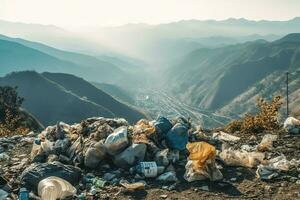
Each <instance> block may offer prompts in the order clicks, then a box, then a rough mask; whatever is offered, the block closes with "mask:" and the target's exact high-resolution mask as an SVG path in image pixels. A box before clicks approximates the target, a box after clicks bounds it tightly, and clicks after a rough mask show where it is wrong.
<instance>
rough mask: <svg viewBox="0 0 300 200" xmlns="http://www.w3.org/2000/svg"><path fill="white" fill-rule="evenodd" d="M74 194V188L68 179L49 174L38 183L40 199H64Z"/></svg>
mask: <svg viewBox="0 0 300 200" xmlns="http://www.w3.org/2000/svg"><path fill="white" fill-rule="evenodd" d="M75 194H76V188H75V187H73V186H72V185H71V184H70V183H69V182H68V181H66V180H64V179H62V178H59V177H55V176H51V177H48V178H45V179H43V180H41V181H40V182H39V184H38V195H39V196H40V197H41V200H56V199H64V198H66V197H70V196H73V195H75Z"/></svg>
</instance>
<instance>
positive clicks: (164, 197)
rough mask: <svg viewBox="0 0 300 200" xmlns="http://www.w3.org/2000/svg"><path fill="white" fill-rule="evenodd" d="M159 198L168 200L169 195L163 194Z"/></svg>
mask: <svg viewBox="0 0 300 200" xmlns="http://www.w3.org/2000/svg"><path fill="white" fill-rule="evenodd" d="M159 197H160V198H162V199H166V198H167V197H168V195H166V194H162V195H160V196H159Z"/></svg>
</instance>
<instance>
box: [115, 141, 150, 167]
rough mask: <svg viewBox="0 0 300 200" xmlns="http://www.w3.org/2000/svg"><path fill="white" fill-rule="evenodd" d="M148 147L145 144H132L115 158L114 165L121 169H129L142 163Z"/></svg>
mask: <svg viewBox="0 0 300 200" xmlns="http://www.w3.org/2000/svg"><path fill="white" fill-rule="evenodd" d="M146 148H147V146H146V145H145V144H132V145H131V146H129V147H128V148H127V149H125V150H124V151H123V152H122V153H120V154H118V155H116V156H115V158H114V164H115V165H116V166H118V167H121V168H128V167H130V166H133V165H135V164H137V163H138V162H142V161H143V160H144V157H145V153H146Z"/></svg>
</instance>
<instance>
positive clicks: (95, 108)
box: [0, 71, 146, 126]
mask: <svg viewBox="0 0 300 200" xmlns="http://www.w3.org/2000/svg"><path fill="white" fill-rule="evenodd" d="M0 85H9V86H17V87H18V93H19V95H20V96H22V97H24V98H25V101H24V103H23V106H24V108H25V109H26V110H28V111H29V112H30V113H31V114H33V115H34V116H35V117H36V118H37V119H38V120H39V121H40V122H41V123H42V124H43V125H45V126H46V125H50V124H54V123H56V122H57V121H64V122H68V123H72V122H76V121H80V120H83V119H85V118H88V117H93V116H103V117H124V118H126V119H127V120H129V121H130V122H131V123H133V122H136V121H137V120H139V119H141V118H146V116H145V115H144V114H143V113H142V112H140V111H138V110H137V109H135V108H133V107H131V106H128V105H126V104H123V103H120V102H119V101H117V100H115V99H114V98H112V97H111V96H110V95H108V94H107V93H105V92H103V91H101V90H99V89H98V88H96V87H94V86H93V85H92V84H90V83H89V82H87V81H85V80H84V79H82V78H78V77H76V76H74V75H69V74H62V73H49V72H47V73H42V74H40V73H37V72H34V71H25V72H13V73H11V74H9V75H7V76H5V77H2V78H0Z"/></svg>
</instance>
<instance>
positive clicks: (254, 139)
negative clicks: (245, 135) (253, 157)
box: [249, 135, 257, 141]
mask: <svg viewBox="0 0 300 200" xmlns="http://www.w3.org/2000/svg"><path fill="white" fill-rule="evenodd" d="M249 140H251V141H256V140H257V137H256V136H255V135H251V137H250V138H249Z"/></svg>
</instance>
